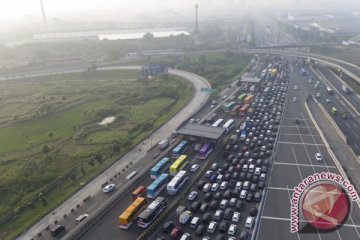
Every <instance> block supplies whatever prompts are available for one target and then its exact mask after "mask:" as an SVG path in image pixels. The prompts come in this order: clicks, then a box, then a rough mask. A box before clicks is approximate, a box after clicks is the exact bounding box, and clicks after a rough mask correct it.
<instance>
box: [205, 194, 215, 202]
mask: <svg viewBox="0 0 360 240" xmlns="http://www.w3.org/2000/svg"><path fill="white" fill-rule="evenodd" d="M212 197H213V193H212V192H207V193H205V195H204V200H205V202H208V201H210V200H211V199H212Z"/></svg>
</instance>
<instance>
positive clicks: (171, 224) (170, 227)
mask: <svg viewBox="0 0 360 240" xmlns="http://www.w3.org/2000/svg"><path fill="white" fill-rule="evenodd" d="M174 227H175V224H174V222H172V221H167V222H165V223H164V224H163V226H162V229H161V230H162V232H163V233H170V232H171V231H172V230H173V228H174Z"/></svg>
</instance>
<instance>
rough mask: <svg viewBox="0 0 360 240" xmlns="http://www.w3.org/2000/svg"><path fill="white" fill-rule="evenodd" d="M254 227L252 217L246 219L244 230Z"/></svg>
mask: <svg viewBox="0 0 360 240" xmlns="http://www.w3.org/2000/svg"><path fill="white" fill-rule="evenodd" d="M253 225H254V218H253V217H247V218H246V221H245V228H247V229H251V228H252V227H253Z"/></svg>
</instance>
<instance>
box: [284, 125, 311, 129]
mask: <svg viewBox="0 0 360 240" xmlns="http://www.w3.org/2000/svg"><path fill="white" fill-rule="evenodd" d="M282 127H286V128H305V127H298V126H293V125H284V126H282ZM309 128H315V127H309Z"/></svg>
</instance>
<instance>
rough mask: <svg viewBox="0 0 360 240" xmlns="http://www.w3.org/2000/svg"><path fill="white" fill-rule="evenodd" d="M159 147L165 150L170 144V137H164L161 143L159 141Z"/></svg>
mask: <svg viewBox="0 0 360 240" xmlns="http://www.w3.org/2000/svg"><path fill="white" fill-rule="evenodd" d="M158 146H159V149H160V150H164V149H165V148H167V147H168V146H169V139H167V138H166V139H162V140H161V141H160V142H159V143H158Z"/></svg>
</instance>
